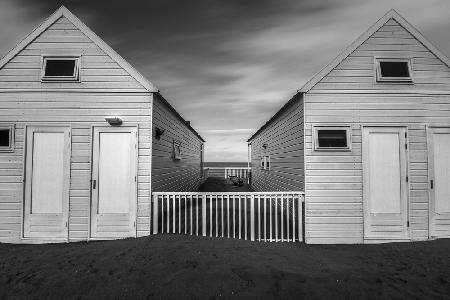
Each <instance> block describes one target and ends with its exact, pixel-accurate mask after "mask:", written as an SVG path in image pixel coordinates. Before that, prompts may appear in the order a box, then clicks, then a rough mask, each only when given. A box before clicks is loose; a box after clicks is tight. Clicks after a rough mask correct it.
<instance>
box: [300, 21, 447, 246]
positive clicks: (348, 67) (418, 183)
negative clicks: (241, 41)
mask: <svg viewBox="0 0 450 300" xmlns="http://www.w3.org/2000/svg"><path fill="white" fill-rule="evenodd" d="M383 55H384V56H394V57H395V56H398V55H403V56H407V57H412V58H413V69H414V82H415V84H414V85H408V84H401V85H399V84H377V83H375V77H374V74H375V70H374V56H383ZM330 89H333V90H330ZM358 90H364V92H362V91H361V92H358ZM371 90H372V91H371ZM380 90H385V91H386V92H389V91H392V93H387V94H379V93H377V92H379V91H380ZM396 90H409V92H410V93H408V94H406V93H404V94H402V93H399V92H398V91H397V92H396ZM415 90H421V92H420V93H417V94H414V91H415ZM436 90H439V91H449V95H450V70H449V68H448V67H447V66H445V65H444V64H443V63H442V62H441V61H440V60H439V59H438V58H437V57H435V56H434V55H433V54H432V53H431V52H429V51H428V50H427V49H426V48H425V47H424V46H422V45H421V44H420V43H419V42H418V41H417V40H416V39H414V38H413V37H412V35H411V34H409V32H407V31H406V30H405V29H403V27H401V26H400V25H398V23H397V22H395V21H393V20H390V21H389V22H388V23H387V24H386V25H385V26H383V27H382V28H381V29H380V30H379V31H377V32H376V33H374V34H373V36H372V37H370V38H369V39H368V40H367V41H366V42H365V43H364V44H363V45H362V46H361V47H360V48H358V49H357V50H356V51H355V52H354V53H352V54H351V55H350V56H349V57H347V58H346V59H345V60H344V61H343V62H342V63H341V64H339V65H338V66H337V67H336V68H335V70H333V71H332V72H331V73H330V74H329V75H328V76H326V77H325V78H324V79H323V80H322V81H321V82H319V83H318V84H317V85H316V86H315V87H314V88H313V89H312V90H311V91H310V92H309V93H308V94H306V95H305V160H306V163H305V165H306V171H305V172H306V186H305V195H306V200H305V201H306V218H305V222H306V241H307V243H361V242H363V210H362V209H363V203H362V201H363V199H362V157H361V126H362V125H364V124H367V125H369V124H371V125H374V124H375V125H383V124H384V125H387V124H390V125H392V124H394V125H395V124H396V125H401V126H408V143H409V150H408V154H407V155H408V159H409V164H408V172H409V178H410V181H409V203H410V207H409V215H410V236H411V238H412V239H414V240H421V239H427V238H428V185H427V145H426V132H425V125H426V124H437V123H440V124H443V123H446V124H449V125H450V96H449V95H441V96H439V95H431V92H433V91H436ZM427 91H430V94H427ZM355 92H356V93H355ZM411 92H412V93H411ZM316 124H317V125H318V124H349V125H351V127H352V151H351V152H318V151H313V150H312V147H313V145H312V126H314V125H316Z"/></svg>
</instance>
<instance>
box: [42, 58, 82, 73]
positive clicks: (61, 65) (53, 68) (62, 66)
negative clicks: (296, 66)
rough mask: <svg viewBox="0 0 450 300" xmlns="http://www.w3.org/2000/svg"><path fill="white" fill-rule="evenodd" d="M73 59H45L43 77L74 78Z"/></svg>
mask: <svg viewBox="0 0 450 300" xmlns="http://www.w3.org/2000/svg"><path fill="white" fill-rule="evenodd" d="M74 74H75V59H47V61H46V65H45V76H74Z"/></svg>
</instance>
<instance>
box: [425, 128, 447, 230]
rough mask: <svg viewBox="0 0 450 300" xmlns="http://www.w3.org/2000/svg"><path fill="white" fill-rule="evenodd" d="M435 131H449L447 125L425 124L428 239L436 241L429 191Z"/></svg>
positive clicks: (433, 175) (432, 191)
mask: <svg viewBox="0 0 450 300" xmlns="http://www.w3.org/2000/svg"><path fill="white" fill-rule="evenodd" d="M435 129H447V130H449V131H450V124H449V123H438V124H426V125H425V131H426V135H427V166H428V168H427V190H428V239H436V238H438V237H437V236H433V235H432V233H433V232H434V227H433V222H432V217H433V211H434V191H435V189H433V190H431V180H433V181H434V180H435V174H434V143H433V131H434V130H435Z"/></svg>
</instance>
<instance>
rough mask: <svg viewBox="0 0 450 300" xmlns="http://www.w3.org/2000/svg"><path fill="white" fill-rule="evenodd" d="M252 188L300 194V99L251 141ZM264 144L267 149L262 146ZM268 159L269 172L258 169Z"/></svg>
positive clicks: (301, 122) (301, 130)
mask: <svg viewBox="0 0 450 300" xmlns="http://www.w3.org/2000/svg"><path fill="white" fill-rule="evenodd" d="M251 144H252V148H251V149H252V151H251V165H252V188H253V189H254V190H255V191H303V189H304V171H303V165H304V161H303V99H302V98H301V97H299V98H298V99H296V100H295V101H294V102H293V103H292V104H291V105H290V106H289V107H288V108H286V110H285V111H284V112H283V113H281V114H280V116H279V117H278V118H277V119H276V120H274V121H273V122H272V123H271V124H270V125H269V126H268V127H267V128H265V129H264V130H262V132H260V133H259V134H258V135H257V136H256V137H255V138H254V139H253V140H252V141H251ZM264 144H267V147H266V148H263V145H264ZM267 155H269V156H270V170H262V169H261V168H260V160H261V157H264V156H267Z"/></svg>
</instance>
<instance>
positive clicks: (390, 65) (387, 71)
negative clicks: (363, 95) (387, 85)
mask: <svg viewBox="0 0 450 300" xmlns="http://www.w3.org/2000/svg"><path fill="white" fill-rule="evenodd" d="M380 68H381V76H382V77H410V76H409V68H408V62H407V61H380Z"/></svg>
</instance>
